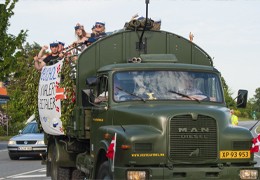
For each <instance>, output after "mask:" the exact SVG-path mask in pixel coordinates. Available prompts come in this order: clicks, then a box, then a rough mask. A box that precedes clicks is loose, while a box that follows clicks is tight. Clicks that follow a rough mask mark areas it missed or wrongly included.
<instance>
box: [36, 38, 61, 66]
mask: <svg viewBox="0 0 260 180" xmlns="http://www.w3.org/2000/svg"><path fill="white" fill-rule="evenodd" d="M43 47H44V49H45V50H47V49H46V46H43ZM42 49H43V48H42ZM50 49H51V53H50V54H47V56H46V57H45V55H44V56H42V57H38V55H36V56H35V57H34V67H35V69H37V70H38V71H41V69H42V68H43V67H44V66H46V65H53V64H55V63H56V60H58V58H59V51H58V50H59V43H57V42H53V43H50ZM43 57H45V58H43Z"/></svg>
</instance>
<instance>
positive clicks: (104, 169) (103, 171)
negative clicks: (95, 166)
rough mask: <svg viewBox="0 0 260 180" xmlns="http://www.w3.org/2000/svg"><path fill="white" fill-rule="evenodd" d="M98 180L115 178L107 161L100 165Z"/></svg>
mask: <svg viewBox="0 0 260 180" xmlns="http://www.w3.org/2000/svg"><path fill="white" fill-rule="evenodd" d="M97 179H105V180H109V179H111V180H112V179H113V176H112V173H111V168H110V166H109V162H108V161H105V162H103V163H102V164H101V165H100V167H99V170H98V175H97Z"/></svg>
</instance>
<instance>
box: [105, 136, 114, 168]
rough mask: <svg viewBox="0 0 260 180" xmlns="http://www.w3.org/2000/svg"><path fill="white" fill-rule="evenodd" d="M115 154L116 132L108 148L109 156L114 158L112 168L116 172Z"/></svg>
mask: <svg viewBox="0 0 260 180" xmlns="http://www.w3.org/2000/svg"><path fill="white" fill-rule="evenodd" d="M115 154H116V133H115V135H114V137H113V138H112V141H111V143H110V145H109V146H108V149H107V154H106V156H107V158H108V159H111V160H112V167H111V170H112V172H114V164H115Z"/></svg>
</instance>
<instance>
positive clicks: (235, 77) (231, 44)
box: [0, 0, 260, 98]
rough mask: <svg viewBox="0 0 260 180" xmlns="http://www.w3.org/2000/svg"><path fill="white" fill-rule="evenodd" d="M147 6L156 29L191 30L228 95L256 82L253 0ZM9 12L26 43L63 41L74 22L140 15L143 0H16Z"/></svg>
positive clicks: (259, 28) (258, 55)
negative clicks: (157, 22)
mask: <svg viewBox="0 0 260 180" xmlns="http://www.w3.org/2000/svg"><path fill="white" fill-rule="evenodd" d="M0 3H4V0H0ZM148 7H149V11H148V16H149V17H151V18H160V19H161V20H162V28H161V29H162V30H165V31H170V32H173V33H175V34H178V35H180V36H183V37H185V38H188V36H189V33H190V32H192V33H193V34H194V43H195V44H197V45H198V46H199V47H201V48H202V49H204V50H205V51H206V52H207V53H208V54H209V55H210V56H211V57H212V58H214V60H213V62H214V66H215V68H217V69H218V70H219V71H220V72H221V74H222V76H223V77H224V79H225V80H226V83H227V84H228V86H229V88H230V89H231V92H232V93H233V95H232V96H233V97H236V95H237V92H238V90H239V89H246V90H248V92H249V98H252V97H253V95H254V94H255V90H256V89H257V88H259V87H260V79H259V78H260V10H259V7H260V1H259V0H150V3H149V6H148ZM14 13H15V14H14V16H13V17H12V18H11V20H10V23H11V26H10V28H9V30H8V33H10V34H13V35H17V34H18V33H19V31H20V30H21V29H24V30H28V37H27V42H29V43H33V42H36V43H38V44H40V45H42V46H43V45H48V44H49V43H51V42H53V41H56V40H58V41H63V42H65V43H66V44H67V45H68V44H71V43H72V42H73V41H75V40H76V37H75V34H74V26H75V25H76V23H81V24H83V25H84V27H85V30H86V31H88V32H90V30H91V27H92V26H93V25H94V23H95V22H96V21H103V22H105V23H106V31H107V32H109V31H114V30H117V29H121V28H122V27H123V25H124V24H125V22H127V21H129V20H130V18H131V17H132V16H133V15H134V14H136V13H138V14H139V15H141V16H142V15H143V16H145V0H19V2H18V3H17V4H16V7H15V9H14Z"/></svg>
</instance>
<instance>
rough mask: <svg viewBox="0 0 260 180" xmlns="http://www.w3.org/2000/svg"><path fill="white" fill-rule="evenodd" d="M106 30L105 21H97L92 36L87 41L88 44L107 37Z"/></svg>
mask: <svg viewBox="0 0 260 180" xmlns="http://www.w3.org/2000/svg"><path fill="white" fill-rule="evenodd" d="M105 31H106V27H105V23H104V22H101V21H97V22H96V23H95V26H94V29H93V28H92V33H91V35H90V37H89V38H88V40H87V41H86V42H85V43H86V44H87V45H90V44H92V43H93V42H95V41H97V40H99V39H100V38H103V37H105V36H106V35H107V34H106V32H105Z"/></svg>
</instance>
